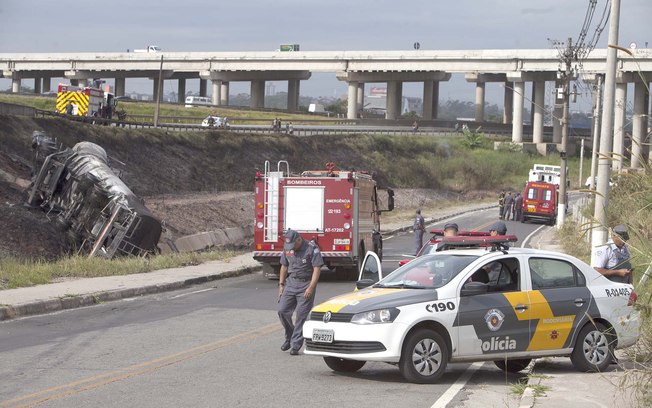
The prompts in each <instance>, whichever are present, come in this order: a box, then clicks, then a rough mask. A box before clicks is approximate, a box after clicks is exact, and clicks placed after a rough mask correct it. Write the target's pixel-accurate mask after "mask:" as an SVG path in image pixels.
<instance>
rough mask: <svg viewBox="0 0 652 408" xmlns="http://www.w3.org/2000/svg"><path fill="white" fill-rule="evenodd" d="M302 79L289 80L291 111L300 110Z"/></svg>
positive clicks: (288, 105)
mask: <svg viewBox="0 0 652 408" xmlns="http://www.w3.org/2000/svg"><path fill="white" fill-rule="evenodd" d="M300 85H301V81H299V80H298V79H289V80H288V104H287V108H288V110H289V111H292V112H295V111H298V110H299V87H300Z"/></svg>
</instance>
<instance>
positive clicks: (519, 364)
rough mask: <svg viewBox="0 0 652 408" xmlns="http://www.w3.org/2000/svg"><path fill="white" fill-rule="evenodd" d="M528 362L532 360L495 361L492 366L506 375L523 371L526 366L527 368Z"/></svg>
mask: <svg viewBox="0 0 652 408" xmlns="http://www.w3.org/2000/svg"><path fill="white" fill-rule="evenodd" d="M530 361H532V360H531V359H529V358H524V359H518V360H495V361H494V364H495V365H496V367H498V368H500V369H501V370H503V371H505V372H507V373H518V372H519V371H523V370H524V369H525V368H526V367H527V366H529V365H530Z"/></svg>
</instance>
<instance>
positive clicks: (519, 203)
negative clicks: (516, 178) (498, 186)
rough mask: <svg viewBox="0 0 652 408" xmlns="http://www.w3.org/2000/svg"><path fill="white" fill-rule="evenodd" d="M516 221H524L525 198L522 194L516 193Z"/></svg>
mask: <svg viewBox="0 0 652 408" xmlns="http://www.w3.org/2000/svg"><path fill="white" fill-rule="evenodd" d="M513 219H514V221H521V220H522V219H523V196H522V195H521V193H516V198H514V218H513Z"/></svg>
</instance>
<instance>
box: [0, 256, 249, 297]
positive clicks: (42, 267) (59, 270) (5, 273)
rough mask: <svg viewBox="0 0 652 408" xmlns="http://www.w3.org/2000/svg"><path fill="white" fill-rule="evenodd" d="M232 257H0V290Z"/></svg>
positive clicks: (173, 266) (117, 274) (197, 263)
mask: <svg viewBox="0 0 652 408" xmlns="http://www.w3.org/2000/svg"><path fill="white" fill-rule="evenodd" d="M234 255H236V252H234V251H230V250H221V251H211V252H202V253H183V254H170V255H158V256H152V257H148V258H138V257H129V258H117V259H113V260H107V259H104V258H98V257H93V258H88V257H84V256H71V257H68V258H64V259H61V260H59V261H56V262H41V261H19V260H16V259H11V258H9V259H8V258H4V259H2V258H0V289H12V288H18V287H25V286H32V285H38V284H43V283H50V282H52V281H56V280H58V279H61V278H95V277H98V276H120V275H130V274H134V273H145V272H151V271H155V270H159V269H168V268H178V267H182V266H190V265H199V264H201V263H204V262H208V261H216V260H224V259H228V258H230V257H233V256H234Z"/></svg>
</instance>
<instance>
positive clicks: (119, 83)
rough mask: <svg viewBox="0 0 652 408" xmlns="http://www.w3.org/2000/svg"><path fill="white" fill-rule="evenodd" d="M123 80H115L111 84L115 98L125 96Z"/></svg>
mask: <svg viewBox="0 0 652 408" xmlns="http://www.w3.org/2000/svg"><path fill="white" fill-rule="evenodd" d="M125 81H126V80H125V78H116V79H115V82H114V84H113V92H115V96H124V95H125Z"/></svg>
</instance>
